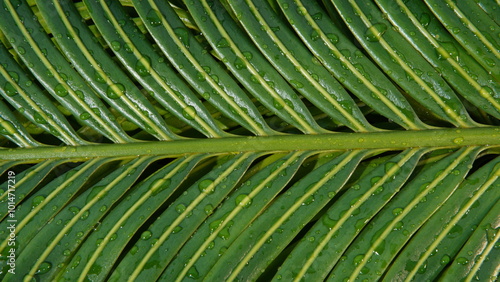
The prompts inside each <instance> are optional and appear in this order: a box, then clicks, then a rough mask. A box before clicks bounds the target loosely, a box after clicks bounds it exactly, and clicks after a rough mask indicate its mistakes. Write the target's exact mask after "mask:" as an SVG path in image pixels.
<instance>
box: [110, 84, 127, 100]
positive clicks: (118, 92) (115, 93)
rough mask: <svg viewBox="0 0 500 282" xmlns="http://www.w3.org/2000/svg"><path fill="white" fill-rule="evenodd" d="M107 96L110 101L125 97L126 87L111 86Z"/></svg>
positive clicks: (119, 85)
mask: <svg viewBox="0 0 500 282" xmlns="http://www.w3.org/2000/svg"><path fill="white" fill-rule="evenodd" d="M106 94H107V95H108V97H109V98H110V99H118V98H120V97H121V96H123V94H125V86H123V85H122V84H121V83H115V84H111V85H110V86H108V89H107V90H106Z"/></svg>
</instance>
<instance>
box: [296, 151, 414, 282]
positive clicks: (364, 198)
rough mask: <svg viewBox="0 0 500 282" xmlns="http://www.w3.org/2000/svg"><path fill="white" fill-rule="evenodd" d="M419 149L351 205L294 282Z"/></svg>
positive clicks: (299, 278)
mask: <svg viewBox="0 0 500 282" xmlns="http://www.w3.org/2000/svg"><path fill="white" fill-rule="evenodd" d="M418 150H419V149H413V150H411V151H409V152H408V153H407V154H406V156H404V157H403V158H402V159H401V160H400V161H399V162H398V163H397V165H395V166H392V167H391V169H390V170H389V171H388V172H387V173H386V174H385V175H384V176H383V177H382V178H381V179H379V181H377V182H376V183H375V184H374V185H373V186H372V187H371V188H370V189H369V190H368V191H366V193H364V194H363V196H362V197H361V198H359V200H358V201H357V202H356V203H355V204H354V205H352V206H351V207H350V208H349V209H348V210H347V211H346V213H345V214H343V215H342V217H341V218H340V219H339V220H338V222H337V223H336V224H335V227H333V228H332V229H330V231H329V232H328V233H327V234H326V236H325V237H324V238H323V240H321V242H320V243H319V245H318V246H317V247H316V249H314V251H313V252H312V254H311V255H310V256H309V258H308V259H307V261H306V262H305V263H304V265H303V266H302V268H301V269H300V272H299V274H298V275H297V276H296V277H295V279H294V282H296V281H300V280H301V279H302V277H303V276H304V275H305V274H306V272H307V270H308V269H309V267H311V265H312V264H313V263H314V260H315V259H316V258H317V257H318V256H319V253H320V252H321V251H322V250H323V249H324V248H325V246H326V245H327V244H328V242H330V240H331V238H332V237H333V235H334V234H335V233H336V232H337V231H338V230H339V229H340V228H341V227H342V225H343V224H344V223H345V222H346V221H347V220H348V219H349V218H350V217H351V216H352V213H353V212H354V211H355V210H357V209H358V208H359V207H360V206H361V205H362V204H364V203H365V202H366V201H367V200H368V198H370V197H371V196H372V194H373V193H374V192H375V191H376V190H377V189H378V188H379V187H380V186H382V185H383V184H384V183H385V182H386V181H387V180H389V179H391V178H392V177H393V176H394V174H396V172H398V170H399V169H400V168H401V167H402V166H403V165H404V164H405V163H406V162H407V161H408V160H409V159H410V158H411V157H412V156H413V155H415V154H416V153H417V152H418Z"/></svg>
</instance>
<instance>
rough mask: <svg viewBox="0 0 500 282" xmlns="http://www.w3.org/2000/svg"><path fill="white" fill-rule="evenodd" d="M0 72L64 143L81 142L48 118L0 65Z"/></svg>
mask: <svg viewBox="0 0 500 282" xmlns="http://www.w3.org/2000/svg"><path fill="white" fill-rule="evenodd" d="M0 73H1V74H2V76H3V77H4V78H5V79H6V80H7V81H8V82H9V83H10V84H11V85H12V86H14V88H15V89H16V91H17V93H18V94H19V95H20V96H21V97H22V98H23V100H24V101H26V102H27V103H28V105H29V106H30V107H31V108H33V110H35V111H36V112H37V113H38V114H40V116H41V117H43V118H44V119H45V120H46V121H47V122H48V124H49V125H50V126H52V127H53V128H54V130H56V131H57V132H59V133H60V134H61V136H63V139H64V140H65V143H67V144H68V145H71V146H76V145H78V144H81V143H80V142H78V141H76V140H75V139H73V138H72V137H71V136H70V135H68V134H67V132H66V130H64V129H62V128H61V127H60V126H59V124H58V123H57V122H54V120H53V119H52V118H50V117H49V116H48V115H47V114H46V112H45V111H43V110H42V109H41V108H40V107H39V106H38V105H37V104H36V103H35V102H34V101H33V100H32V99H31V97H30V96H29V95H28V94H27V93H26V92H25V91H24V90H23V89H22V88H21V87H19V85H18V84H17V83H16V82H15V81H14V80H13V79H12V78H11V77H10V75H9V74H8V73H7V71H6V70H5V69H4V68H2V67H0Z"/></svg>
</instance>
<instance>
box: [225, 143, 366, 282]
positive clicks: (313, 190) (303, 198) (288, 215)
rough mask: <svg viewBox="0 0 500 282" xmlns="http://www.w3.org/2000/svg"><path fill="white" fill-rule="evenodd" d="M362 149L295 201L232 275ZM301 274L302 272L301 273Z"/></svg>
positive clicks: (347, 157)
mask: <svg viewBox="0 0 500 282" xmlns="http://www.w3.org/2000/svg"><path fill="white" fill-rule="evenodd" d="M359 153H360V151H354V152H351V153H350V154H349V155H348V156H346V157H345V158H344V159H343V160H342V162H340V163H339V164H338V165H337V166H335V168H334V169H332V170H331V171H330V172H328V173H327V174H326V175H325V176H324V177H323V178H321V179H320V180H319V181H318V182H316V184H314V186H313V187H311V189H310V190H308V191H307V193H305V194H304V195H302V196H301V197H300V198H299V199H297V200H296V201H295V203H294V204H293V205H292V206H291V207H290V208H289V209H288V210H287V211H286V212H285V213H284V214H283V215H282V216H281V217H280V218H279V219H278V220H277V221H276V222H275V223H274V224H273V225H272V226H271V227H270V228H269V229H268V230H267V231H266V233H265V234H264V235H263V237H261V238H260V239H259V241H258V242H257V243H256V244H255V245H254V246H253V247H252V249H251V250H250V251H249V252H248V253H247V254H246V255H245V257H243V258H242V259H241V261H240V263H239V264H238V266H237V267H236V268H235V269H234V270H233V272H232V276H231V277H236V276H237V275H238V274H239V273H240V272H241V270H242V269H243V268H244V267H245V265H246V264H247V263H248V261H249V260H250V259H251V258H252V257H253V255H255V253H257V252H258V251H259V249H260V247H262V246H263V245H264V244H265V243H266V241H267V239H268V238H269V237H271V236H272V235H273V233H274V232H275V231H276V230H277V229H278V228H279V227H280V226H281V225H282V224H283V223H284V222H285V221H286V220H288V219H290V218H291V216H292V215H293V213H295V212H296V211H297V210H298V209H299V208H300V206H301V205H302V204H303V203H304V201H306V199H307V198H308V197H310V196H311V195H312V194H314V193H316V191H318V189H319V188H321V187H322V186H323V185H324V184H325V183H326V182H327V181H329V180H330V178H332V177H333V176H335V174H337V173H338V172H339V171H340V170H342V169H343V167H344V166H345V165H346V164H347V163H348V162H350V161H351V160H352V159H353V158H354V156H356V155H357V154H359ZM304 267H305V266H304ZM299 275H300V274H299Z"/></svg>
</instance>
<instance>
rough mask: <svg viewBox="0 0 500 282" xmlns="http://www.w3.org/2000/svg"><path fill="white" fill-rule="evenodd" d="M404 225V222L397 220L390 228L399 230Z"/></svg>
mask: <svg viewBox="0 0 500 282" xmlns="http://www.w3.org/2000/svg"><path fill="white" fill-rule="evenodd" d="M403 227H404V223H403V222H402V221H398V222H396V224H394V228H393V229H392V230H401V229H403Z"/></svg>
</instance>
